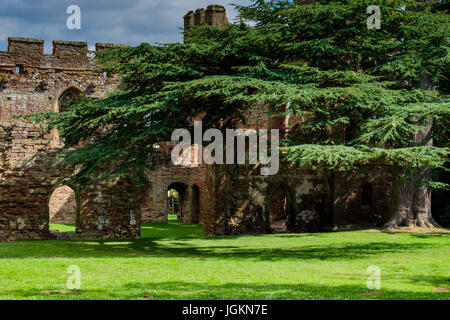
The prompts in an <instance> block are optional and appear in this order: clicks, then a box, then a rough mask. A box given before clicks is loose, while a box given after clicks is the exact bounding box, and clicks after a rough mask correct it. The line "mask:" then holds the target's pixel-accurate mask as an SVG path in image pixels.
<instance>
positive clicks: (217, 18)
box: [183, 4, 228, 42]
mask: <svg viewBox="0 0 450 320" xmlns="http://www.w3.org/2000/svg"><path fill="white" fill-rule="evenodd" d="M183 18H184V30H189V29H190V28H193V27H198V26H201V25H204V24H207V25H210V26H213V27H217V28H223V27H224V26H225V25H226V24H227V23H228V18H227V14H226V10H225V7H224V6H221V5H218V4H212V5H209V6H208V7H207V8H206V9H203V8H201V9H197V10H195V12H194V11H192V10H191V11H189V12H188V13H186V14H185V16H184V17H183ZM184 41H185V42H186V41H187V39H186V36H185V37H184Z"/></svg>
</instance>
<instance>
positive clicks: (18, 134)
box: [0, 38, 140, 241]
mask: <svg viewBox="0 0 450 320" xmlns="http://www.w3.org/2000/svg"><path fill="white" fill-rule="evenodd" d="M8 42H9V46H8V51H2V52H0V159H1V162H0V241H1V240H19V239H51V238H54V237H55V235H54V234H52V233H50V232H49V226H48V225H49V215H50V212H51V213H52V214H53V213H55V212H60V213H61V212H68V211H72V212H73V210H74V209H73V207H74V198H75V202H76V206H77V208H76V216H75V218H74V217H73V215H72V216H71V217H70V220H68V217H67V216H66V215H65V214H62V215H60V217H59V220H58V219H56V220H55V221H52V222H59V223H62V222H64V223H67V222H70V223H72V222H74V219H75V222H76V225H77V234H78V236H79V237H98V238H101V237H137V236H139V234H140V207H139V204H138V202H139V201H140V198H139V196H138V195H139V192H138V190H136V188H135V184H132V183H129V184H127V183H126V182H125V180H124V179H122V180H121V181H116V182H113V183H110V182H102V183H99V182H97V183H93V184H92V185H91V186H89V187H88V188H86V189H84V190H79V188H78V187H76V188H75V189H77V192H75V193H74V194H73V195H71V196H70V197H69V202H68V203H65V204H64V206H63V205H62V201H63V197H65V196H64V192H63V193H62V194H59V195H58V192H57V193H56V194H55V198H54V199H51V196H52V194H54V191H55V190H57V189H58V188H59V187H61V186H63V185H64V183H65V181H66V180H67V177H69V176H70V174H71V173H72V172H73V170H74V168H67V167H61V165H60V164H59V159H57V158H56V156H55V154H54V148H55V147H57V146H58V145H59V138H58V134H57V133H56V132H52V134H48V135H46V136H45V137H40V135H41V132H42V128H41V127H40V126H38V125H35V124H32V123H27V122H24V121H23V120H17V119H15V118H14V116H17V115H26V114H29V113H37V112H49V111H55V112H59V111H60V110H59V103H58V99H59V97H60V96H61V95H63V94H64V93H65V92H67V91H68V90H71V91H76V92H81V93H84V94H86V95H89V96H93V97H104V96H106V95H107V94H108V93H109V92H111V91H112V90H114V89H115V88H117V86H118V85H119V78H118V76H105V75H103V74H101V73H95V72H93V69H94V68H95V67H96V66H95V63H94V61H93V59H92V58H91V57H89V56H88V55H87V43H85V42H68V41H54V42H53V47H54V49H53V54H51V55H47V54H44V50H43V48H44V42H43V41H42V40H38V39H26V38H9V39H8ZM113 46H115V45H109V44H97V45H96V48H97V50H99V51H100V50H105V49H107V48H109V47H113ZM66 195H67V194H66ZM51 200H54V201H51ZM61 210H62V211H61ZM56 215H57V214H56ZM52 218H53V216H52Z"/></svg>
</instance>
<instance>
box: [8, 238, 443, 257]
mask: <svg viewBox="0 0 450 320" xmlns="http://www.w3.org/2000/svg"><path fill="white" fill-rule="evenodd" d="M219 243H220V242H219ZM433 246H434V245H433V244H426V243H411V244H400V243H395V242H394V243H392V242H367V243H363V244H361V243H351V242H345V243H342V242H339V243H336V244H326V245H302V244H301V243H299V244H298V245H296V246H294V247H293V246H292V244H289V246H287V247H285V248H273V247H265V246H264V245H259V244H257V243H256V244H255V245H254V246H250V245H249V244H248V243H247V244H245V245H243V246H239V245H226V244H225V245H209V246H201V245H196V243H192V242H189V241H186V242H184V241H181V240H176V241H174V242H164V241H161V242H159V241H157V240H153V239H132V240H131V239H130V240H89V241H23V242H21V245H17V243H3V244H1V246H0V259H1V258H8V259H14V258H15V259H20V258H58V257H64V258H89V257H93V258H118V257H120V258H127V257H129V258H132V257H136V256H140V257H161V258H176V257H190V258H203V259H209V258H220V259H228V258H229V259H236V258H237V259H251V260H259V261H279V260H307V259H317V260H355V259H364V258H367V257H370V256H376V255H381V254H385V253H397V252H407V251H414V250H417V249H424V248H431V247H433Z"/></svg>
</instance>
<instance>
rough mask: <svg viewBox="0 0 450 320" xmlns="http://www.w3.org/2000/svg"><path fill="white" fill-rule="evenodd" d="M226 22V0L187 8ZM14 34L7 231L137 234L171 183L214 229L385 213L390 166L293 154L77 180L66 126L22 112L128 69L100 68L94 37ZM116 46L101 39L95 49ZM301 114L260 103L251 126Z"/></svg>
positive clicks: (103, 91) (372, 218)
mask: <svg viewBox="0 0 450 320" xmlns="http://www.w3.org/2000/svg"><path fill="white" fill-rule="evenodd" d="M227 22H228V20H227V17H226V12H225V8H224V7H222V6H218V5H211V6H209V7H208V8H206V10H205V9H198V10H196V11H195V12H194V11H190V12H188V13H187V14H186V15H185V16H184V26H185V28H186V29H188V28H192V27H195V26H198V25H202V24H208V25H211V26H215V27H219V28H220V27H223V26H224V25H225V24H226V23H227ZM185 40H186V39H185ZM8 44H9V45H8V50H7V51H4V52H0V157H1V160H0V241H8V240H21V239H56V238H59V237H61V234H59V233H55V232H50V231H49V224H50V223H70V224H75V225H76V233H75V237H77V238H136V237H139V236H140V224H141V222H147V221H152V222H167V221H168V213H169V209H168V201H169V200H170V198H171V196H170V194H169V191H170V190H176V192H177V193H178V198H177V201H178V205H177V210H178V211H177V214H178V215H179V217H180V219H181V221H182V222H185V223H201V224H203V225H204V230H205V234H207V235H226V234H245V233H270V232H305V231H308V232H309V231H320V230H324V229H330V228H332V227H333V226H335V225H340V224H360V223H366V224H371V225H376V224H379V223H382V222H383V221H385V220H386V217H385V216H384V214H385V213H387V212H388V207H389V200H390V189H391V188H390V184H391V181H392V176H391V173H390V168H389V167H386V169H385V170H380V169H379V168H378V169H376V168H371V167H364V168H361V169H360V170H357V171H355V172H351V173H347V174H340V175H335V176H333V177H329V176H325V174H324V173H319V172H317V171H313V170H310V169H308V168H299V167H297V166H293V165H289V164H282V166H281V168H280V172H279V174H278V175H276V176H260V175H259V170H257V168H255V166H253V165H213V166H211V165H203V164H202V165H182V166H179V165H161V166H160V167H158V168H156V169H155V170H154V171H151V172H148V178H149V180H150V181H151V186H150V187H148V188H146V189H145V190H140V189H139V190H138V189H137V188H136V187H135V185H134V184H133V183H132V182H131V181H126V180H125V179H122V180H119V181H114V182H93V183H92V184H91V185H89V186H87V187H80V186H77V185H68V184H67V181H68V177H70V174H71V172H72V169H71V168H68V167H65V166H64V165H63V164H61V163H60V161H59V159H58V155H57V154H56V152H55V150H56V149H57V148H58V146H59V144H60V143H61V142H60V141H59V138H58V133H57V132H52V133H51V134H48V135H46V136H44V137H40V136H41V133H42V128H41V127H40V126H39V125H36V124H32V123H29V122H26V121H24V120H21V119H17V118H15V117H14V116H19V115H26V114H30V113H39V112H49V111H54V112H63V110H62V105H63V102H64V101H67V100H71V99H75V98H76V97H77V96H78V95H79V94H80V93H83V94H86V95H88V96H92V97H99V98H101V97H105V96H107V95H108V94H109V93H111V92H112V91H114V90H115V89H116V88H117V87H118V85H119V83H120V79H119V77H118V76H117V75H106V74H102V73H98V72H94V69H95V67H96V66H95V63H94V60H93V58H92V57H91V56H90V55H88V46H87V43H86V42H69V41H54V42H53V53H52V54H44V41H43V40H37V39H27V38H9V39H8ZM114 46H116V45H113V44H100V43H98V44H96V50H97V51H102V50H106V49H108V48H111V47H114ZM299 122H301V119H289V120H288V121H286V119H280V118H273V117H269V116H268V114H267V113H265V112H263V111H262V110H260V109H258V108H255V109H254V110H250V111H249V112H248V113H247V123H246V128H252V129H260V128H266V129H273V128H278V129H281V130H287V129H289V128H290V127H293V126H295V125H296V124H298V123H299ZM330 190H332V191H333V192H330ZM330 194H333V196H332V197H330V196H329V195H330ZM330 212H331V214H330Z"/></svg>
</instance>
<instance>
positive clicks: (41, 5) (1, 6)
mask: <svg viewBox="0 0 450 320" xmlns="http://www.w3.org/2000/svg"><path fill="white" fill-rule="evenodd" d="M251 2H252V1H251V0H1V1H0V26H1V28H0V50H7V39H8V37H27V38H38V39H43V40H45V52H46V53H51V51H52V44H51V42H52V41H53V40H72V41H87V42H88V43H89V47H90V48H93V47H94V45H95V43H96V42H108V43H123V44H128V45H132V46H133V45H137V44H139V43H141V42H148V43H156V42H159V43H168V42H181V41H182V35H181V33H180V32H181V31H180V28H181V27H182V26H183V16H184V14H185V13H186V12H187V11H189V10H195V9H197V8H205V7H206V6H207V5H208V4H212V3H217V4H221V5H224V6H225V7H226V8H227V15H228V18H229V19H230V20H233V19H234V18H235V17H236V12H235V10H234V8H233V6H232V5H231V3H234V4H249V3H251ZM72 4H75V5H78V6H79V7H80V9H81V30H68V29H67V27H66V20H67V18H68V16H69V15H68V14H66V9H67V7H68V6H69V5H72Z"/></svg>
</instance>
